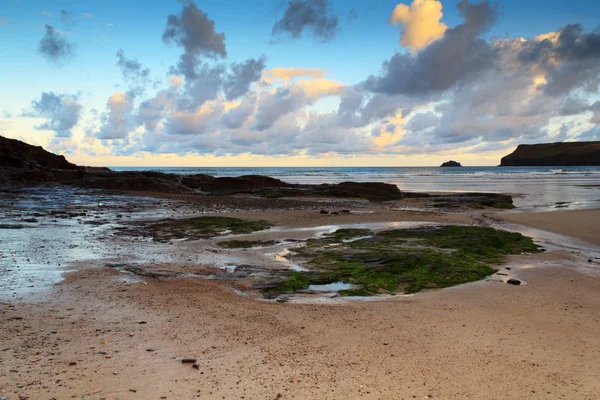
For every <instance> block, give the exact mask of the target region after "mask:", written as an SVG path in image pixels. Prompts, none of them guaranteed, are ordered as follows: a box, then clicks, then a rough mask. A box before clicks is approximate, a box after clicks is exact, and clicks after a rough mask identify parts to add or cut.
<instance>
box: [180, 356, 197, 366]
mask: <svg viewBox="0 0 600 400" xmlns="http://www.w3.org/2000/svg"><path fill="white" fill-rule="evenodd" d="M196 361H198V360H197V359H195V358H192V357H186V358H182V359H181V363H182V364H195V363H196Z"/></svg>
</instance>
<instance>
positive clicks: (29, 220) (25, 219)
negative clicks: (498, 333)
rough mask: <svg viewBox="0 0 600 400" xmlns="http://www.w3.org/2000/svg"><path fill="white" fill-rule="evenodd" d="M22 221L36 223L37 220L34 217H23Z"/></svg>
mask: <svg viewBox="0 0 600 400" xmlns="http://www.w3.org/2000/svg"><path fill="white" fill-rule="evenodd" d="M23 222H29V223H32V224H36V223H38V220H37V219H35V218H24V219H23Z"/></svg>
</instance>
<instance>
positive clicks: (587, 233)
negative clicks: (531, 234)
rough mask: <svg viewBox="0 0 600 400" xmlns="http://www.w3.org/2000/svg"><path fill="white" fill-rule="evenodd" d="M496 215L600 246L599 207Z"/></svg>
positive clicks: (506, 219)
mask: <svg viewBox="0 0 600 400" xmlns="http://www.w3.org/2000/svg"><path fill="white" fill-rule="evenodd" d="M496 216H497V217H499V218H501V219H503V220H505V221H510V222H514V223H517V224H521V225H527V226H532V227H534V228H538V229H543V230H546V231H550V232H556V233H560V234H562V235H566V236H572V237H576V238H579V239H581V240H584V241H586V242H589V243H592V244H595V245H598V246H600V209H597V210H575V211H552V212H541V213H533V212H529V213H502V214H497V215H496Z"/></svg>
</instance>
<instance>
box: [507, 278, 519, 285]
mask: <svg viewBox="0 0 600 400" xmlns="http://www.w3.org/2000/svg"><path fill="white" fill-rule="evenodd" d="M506 283H508V284H509V285H516V286H519V285H520V284H521V281H520V280H518V279H509V280H507V281H506Z"/></svg>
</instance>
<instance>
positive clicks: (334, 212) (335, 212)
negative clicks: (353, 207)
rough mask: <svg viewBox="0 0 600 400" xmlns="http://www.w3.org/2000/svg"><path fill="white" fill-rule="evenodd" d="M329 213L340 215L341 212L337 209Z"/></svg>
mask: <svg viewBox="0 0 600 400" xmlns="http://www.w3.org/2000/svg"><path fill="white" fill-rule="evenodd" d="M329 214H331V215H339V214H340V213H339V212H337V211H333V212H330V213H329Z"/></svg>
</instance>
